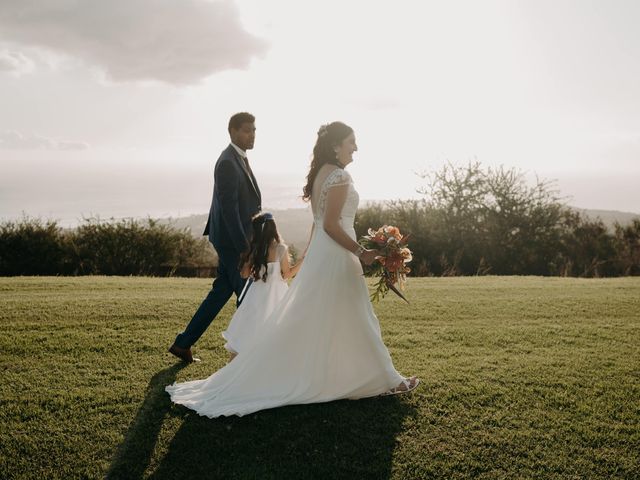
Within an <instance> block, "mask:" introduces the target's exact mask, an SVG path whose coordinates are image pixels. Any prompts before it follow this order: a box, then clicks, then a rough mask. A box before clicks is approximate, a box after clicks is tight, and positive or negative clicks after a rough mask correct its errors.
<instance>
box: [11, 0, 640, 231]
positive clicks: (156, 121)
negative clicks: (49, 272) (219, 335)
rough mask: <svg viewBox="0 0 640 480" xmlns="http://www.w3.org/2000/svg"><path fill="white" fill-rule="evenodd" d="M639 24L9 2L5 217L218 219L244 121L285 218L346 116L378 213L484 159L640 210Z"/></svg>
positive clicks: (552, 15)
mask: <svg viewBox="0 0 640 480" xmlns="http://www.w3.org/2000/svg"><path fill="white" fill-rule="evenodd" d="M638 24H640V3H639V2H635V1H632V0H618V1H616V2H607V3H605V2H602V1H598V0H559V1H553V2H552V1H546V0H540V1H534V0H487V1H483V2H475V1H471V0H455V1H452V2H436V1H431V0H424V1H418V0H406V1H404V2H402V3H401V4H400V3H396V4H390V3H388V2H377V1H360V0H354V1H351V2H340V1H338V0H326V1H325V2H322V3H306V2H305V3H302V2H296V1H294V0H279V1H276V2H261V1H259V0H238V1H233V0H217V1H207V0H168V1H166V2H161V3H158V2H153V1H152V0H113V1H111V2H102V3H96V2H74V1H72V0H58V1H56V2H48V3H44V4H43V3H42V2H38V1H36V0H5V1H3V2H2V3H1V4H0V31H1V32H2V36H1V37H0V105H2V109H0V168H1V172H2V173H1V175H0V218H1V219H13V218H19V217H20V216H21V215H22V212H24V213H26V214H28V215H32V216H41V217H46V218H54V219H55V218H57V219H62V220H63V223H64V222H69V221H72V220H73V219H74V218H75V219H79V218H81V217H82V216H83V215H100V216H102V217H107V218H108V217H111V216H114V217H122V216H136V217H138V216H145V215H151V216H154V217H157V216H176V215H183V214H185V213H186V214H189V213H192V212H195V213H198V212H203V211H206V210H207V209H208V206H209V200H210V196H211V188H212V182H213V178H212V169H213V163H214V162H215V159H216V158H217V156H218V154H219V152H220V151H221V150H222V149H223V148H224V147H225V146H226V145H227V144H228V134H227V131H226V128H227V122H228V118H229V116H230V115H231V114H233V113H235V112H237V111H243V110H246V111H250V112H252V113H254V114H255V115H256V126H257V138H256V144H255V149H254V150H253V151H251V152H249V158H250V160H251V163H252V167H253V170H254V172H255V174H256V176H257V177H258V180H259V182H260V184H261V186H262V190H263V192H264V194H265V198H264V200H263V204H264V205H268V206H271V208H275V207H276V206H277V205H285V206H293V207H295V206H296V205H297V204H298V202H299V199H298V198H297V197H298V195H299V193H298V192H299V190H300V188H301V186H302V183H303V181H304V176H305V175H306V169H307V167H308V162H309V155H310V153H311V151H312V148H313V144H314V141H315V137H316V132H317V130H318V128H319V126H320V125H321V124H323V123H326V122H329V121H333V120H337V119H339V120H343V121H345V122H347V123H348V124H350V125H352V126H353V127H354V129H355V132H356V139H357V142H358V147H359V151H358V152H357V154H356V155H355V161H354V163H353V165H351V166H349V169H350V171H351V173H352V175H353V177H354V179H355V181H356V186H357V189H358V190H359V192H360V195H361V197H362V198H363V199H392V198H394V199H395V198H405V199H406V198H416V197H418V194H417V193H416V192H415V190H416V188H418V187H420V186H421V182H420V179H419V178H418V177H416V175H415V173H414V172H421V171H433V170H439V169H440V168H441V167H442V165H444V164H445V163H446V162H448V161H450V162H453V163H454V164H465V163H466V162H468V161H469V160H478V161H479V162H481V163H482V164H483V165H484V166H487V167H496V166H499V165H504V166H505V167H507V168H516V169H518V170H520V171H522V172H524V173H526V174H527V175H528V176H529V177H531V176H533V175H534V174H537V175H538V176H539V177H541V178H547V179H557V180H558V184H557V186H558V189H559V190H560V192H561V194H562V195H564V196H566V197H568V198H567V203H568V204H570V205H572V206H575V207H578V208H587V209H603V210H619V211H625V212H633V213H636V212H640V188H638V187H637V185H640V62H638V61H637V59H638V58H640V36H638V35H637V25H638Z"/></svg>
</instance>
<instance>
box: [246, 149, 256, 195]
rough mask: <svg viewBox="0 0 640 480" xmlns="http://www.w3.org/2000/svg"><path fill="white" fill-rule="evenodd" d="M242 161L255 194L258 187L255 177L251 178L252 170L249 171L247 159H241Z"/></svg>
mask: <svg viewBox="0 0 640 480" xmlns="http://www.w3.org/2000/svg"><path fill="white" fill-rule="evenodd" d="M242 160H243V161H244V166H245V168H246V169H247V173H248V174H249V178H250V179H251V183H252V184H253V188H254V189H255V191H256V192H258V185H257V183H256V177H254V176H253V170H251V167H250V166H249V157H242Z"/></svg>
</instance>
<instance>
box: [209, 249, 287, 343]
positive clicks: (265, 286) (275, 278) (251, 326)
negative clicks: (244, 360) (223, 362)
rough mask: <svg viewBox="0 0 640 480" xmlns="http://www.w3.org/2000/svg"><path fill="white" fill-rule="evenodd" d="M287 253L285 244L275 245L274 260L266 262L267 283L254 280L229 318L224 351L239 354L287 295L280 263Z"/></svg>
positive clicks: (224, 336)
mask: <svg viewBox="0 0 640 480" xmlns="http://www.w3.org/2000/svg"><path fill="white" fill-rule="evenodd" d="M286 251H287V247H286V246H285V245H283V244H280V245H278V246H277V247H276V260H275V261H273V262H268V263H267V281H266V282H265V281H263V280H262V279H261V280H258V281H255V280H254V281H253V282H252V283H251V285H250V286H249V287H248V288H247V291H246V292H244V298H243V299H242V302H241V303H240V306H239V307H238V310H236V313H235V314H234V315H233V318H231V321H230V322H229V325H228V326H227V330H226V331H224V332H222V337H223V338H224V339H225V340H226V341H227V343H226V344H225V346H224V348H226V349H227V350H229V351H230V352H232V353H240V352H242V351H243V350H244V348H245V346H246V345H247V344H248V342H249V340H250V339H251V337H252V336H253V334H254V332H255V331H256V329H257V328H258V327H259V326H260V325H262V324H263V323H264V321H265V320H266V319H267V318H268V317H269V315H271V313H272V312H273V310H274V309H275V308H276V306H277V305H278V303H279V302H280V300H282V297H284V294H285V293H287V290H288V288H289V286H288V284H287V282H286V280H284V279H283V278H282V272H281V270H280V260H281V259H282V256H283V255H284V254H285V253H286ZM263 271H264V267H263Z"/></svg>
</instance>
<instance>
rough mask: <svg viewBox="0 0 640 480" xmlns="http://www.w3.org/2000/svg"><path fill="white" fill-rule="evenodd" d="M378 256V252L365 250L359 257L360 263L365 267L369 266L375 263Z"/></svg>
mask: <svg viewBox="0 0 640 480" xmlns="http://www.w3.org/2000/svg"><path fill="white" fill-rule="evenodd" d="M378 255H380V252H379V251H378V250H365V251H364V252H362V254H361V255H360V261H361V262H362V263H364V264H365V265H371V264H372V263H373V262H375V261H376V257H377V256H378Z"/></svg>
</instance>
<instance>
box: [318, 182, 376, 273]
mask: <svg viewBox="0 0 640 480" xmlns="http://www.w3.org/2000/svg"><path fill="white" fill-rule="evenodd" d="M348 192H349V185H337V186H334V187H331V188H329V190H328V191H327V204H326V210H325V214H324V222H323V224H322V227H323V228H324V231H325V232H327V235H329V236H330V237H331V238H332V239H333V240H335V241H336V243H338V244H339V245H340V246H342V247H344V248H346V249H347V250H349V251H350V252H351V253H353V254H354V255H355V253H356V251H357V250H358V249H359V248H360V244H359V243H358V242H356V241H355V240H354V239H353V238H351V237H350V236H349V235H348V234H347V232H345V231H344V229H343V228H342V226H341V225H340V213H341V212H342V207H343V206H344V202H346V201H347V194H348ZM377 254H378V252H377V251H376V250H367V249H365V250H364V251H363V252H362V253H361V254H360V255H359V258H360V260H362V261H363V262H364V263H365V264H367V265H371V264H372V263H373V261H374V260H375V257H376V255H377Z"/></svg>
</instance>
